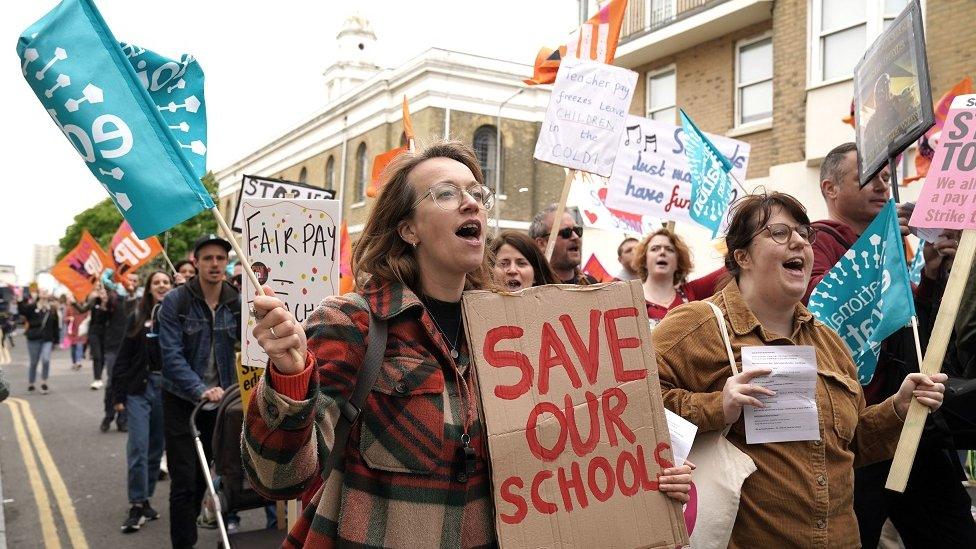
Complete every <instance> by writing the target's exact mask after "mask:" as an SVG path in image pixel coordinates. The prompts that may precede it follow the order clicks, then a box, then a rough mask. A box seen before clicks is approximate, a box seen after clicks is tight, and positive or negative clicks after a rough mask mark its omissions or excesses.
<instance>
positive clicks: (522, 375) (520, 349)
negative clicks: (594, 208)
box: [463, 282, 688, 548]
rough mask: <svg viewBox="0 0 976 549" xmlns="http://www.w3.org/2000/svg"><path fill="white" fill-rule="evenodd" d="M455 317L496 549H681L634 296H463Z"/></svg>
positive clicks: (547, 292)
mask: <svg viewBox="0 0 976 549" xmlns="http://www.w3.org/2000/svg"><path fill="white" fill-rule="evenodd" d="M539 303H551V304H558V306H554V307H539ZM463 311H464V326H465V329H466V330H467V332H466V333H467V337H468V341H469V342H470V348H471V349H472V350H473V357H474V366H475V368H474V371H475V372H476V373H477V376H478V387H479V391H480V393H481V401H482V406H483V410H484V418H485V426H486V429H487V433H488V450H489V453H490V455H491V469H492V492H493V495H494V500H495V513H496V521H495V524H496V530H497V533H498V541H499V544H500V545H501V547H564V548H568V547H605V546H607V541H608V540H607V537H606V536H607V533H608V532H612V533H613V534H612V535H613V545H614V546H615V547H676V546H680V545H686V544H687V543H688V537H687V533H686V532H685V523H684V519H683V516H682V512H681V506H680V504H678V503H677V502H675V501H674V500H671V499H670V498H668V497H666V496H664V495H663V494H661V493H660V491H659V490H658V484H657V474H658V473H659V472H660V471H661V470H662V469H664V468H666V467H670V466H671V462H672V459H673V458H672V454H671V445H670V444H671V443H670V438H669V435H668V427H667V422H666V420H665V415H664V405H663V402H662V400H661V387H660V383H659V381H658V376H657V365H656V363H655V361H654V352H653V348H652V347H651V346H650V345H647V344H646V342H648V341H650V337H651V334H650V330H649V328H648V322H647V309H646V304H645V302H644V297H643V293H642V291H641V287H640V285H639V284H638V283H636V282H633V283H625V282H618V283H614V284H608V285H600V286H589V287H563V286H540V287H536V288H530V289H527V290H524V291H522V292H519V293H518V294H515V295H511V294H497V293H492V292H485V291H475V292H466V293H465V294H464V299H463Z"/></svg>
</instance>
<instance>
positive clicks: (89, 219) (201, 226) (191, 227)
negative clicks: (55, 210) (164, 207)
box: [58, 172, 217, 267]
mask: <svg viewBox="0 0 976 549" xmlns="http://www.w3.org/2000/svg"><path fill="white" fill-rule="evenodd" d="M202 181H203V185H204V187H206V189H207V192H209V193H210V196H216V195H217V179H216V178H215V177H214V175H213V172H207V175H205V176H203V180H202ZM120 223H122V215H121V214H120V213H119V210H118V209H117V208H116V207H115V204H113V203H112V201H111V200H110V199H108V198H106V199H105V200H103V201H101V202H99V203H98V204H95V205H94V206H92V207H91V208H88V209H87V210H85V211H83V212H81V213H79V214H78V215H76V216H75V219H74V223H72V224H71V225H68V227H67V228H66V229H65V231H64V236H63V237H61V240H60V241H59V242H58V245H59V246H60V247H61V251H60V253H59V254H58V259H61V258H62V257H64V255H65V254H67V253H68V252H69V251H71V249H72V248H74V247H75V246H76V245H77V244H78V241H79V240H81V234H82V232H84V231H85V230H86V229H87V230H88V232H90V233H91V234H92V236H93V237H95V240H97V241H98V243H99V244H100V245H101V246H102V248H104V249H105V251H109V250H108V245H109V244H110V243H111V240H112V235H114V234H115V231H116V230H117V229H118V228H119V224H120ZM213 232H217V222H216V221H215V220H214V218H213V214H211V213H210V212H209V211H205V212H201V213H199V214H197V215H196V216H194V217H191V218H190V219H187V220H186V221H184V222H183V223H180V224H179V225H176V226H175V227H172V228H171V229H170V230H168V231H166V232H165V233H162V234H159V235H157V236H158V237H159V242H160V243H161V244H163V246H164V247H165V248H166V252H167V254H168V255H169V257H170V259H172V260H173V263H176V262H177V261H179V260H180V259H183V258H185V257H186V256H187V253H189V252H191V251H193V242H194V241H195V240H196V239H197V238H199V237H200V235H202V234H205V233H213ZM153 264H154V265H159V266H160V267H162V266H163V265H165V263H164V262H163V260H162V258H161V257H160V258H158V260H157V261H154V262H153Z"/></svg>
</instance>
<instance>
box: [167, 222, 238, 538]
mask: <svg viewBox="0 0 976 549" xmlns="http://www.w3.org/2000/svg"><path fill="white" fill-rule="evenodd" d="M230 249H231V245H230V242H227V241H226V240H224V239H223V238H220V237H218V236H217V235H215V234H209V235H204V236H202V237H200V238H199V239H197V241H196V243H195V245H194V247H193V257H194V263H195V265H196V268H197V275H196V276H195V277H193V278H191V279H190V280H189V281H187V282H186V283H185V284H183V285H182V286H179V287H177V288H176V289H175V290H173V291H171V292H170V293H169V294H167V295H166V297H165V298H164V299H163V302H162V306H161V307H160V309H159V348H160V352H161V355H162V361H163V368H162V373H163V379H162V387H163V422H164V424H165V429H164V431H165V434H166V436H165V438H166V461H167V465H168V467H169V475H170V495H169V516H170V541H171V543H172V545H173V547H177V548H182V547H192V546H193V545H195V544H196V542H197V524H196V520H197V516H198V515H199V514H200V505H201V502H202V501H203V495H204V492H205V491H206V484H205V482H204V476H203V471H202V470H200V464H199V462H198V460H197V455H196V449H195V445H194V442H193V436H192V434H191V432H190V414H191V413H192V412H193V408H194V406H195V405H196V404H197V403H198V402H200V401H201V400H204V399H205V400H208V401H210V402H215V403H216V402H220V399H221V398H222V397H223V395H224V389H227V388H228V387H230V386H231V385H233V384H234V383H236V382H237V373H236V371H235V357H234V354H235V349H234V346H235V343H236V342H238V341H240V337H241V296H240V294H239V293H238V292H237V290H235V289H234V287H233V286H231V285H230V284H229V283H228V282H227V281H226V274H225V272H224V269H225V268H226V267H227V254H228V252H230ZM216 415H217V412H216V410H201V411H200V413H199V414H198V415H197V429H198V430H199V431H200V440H201V441H202V443H203V447H204V451H205V453H206V455H207V458H208V459H210V457H211V456H212V455H213V452H212V449H211V445H212V444H211V441H212V438H213V430H214V422H215V420H216Z"/></svg>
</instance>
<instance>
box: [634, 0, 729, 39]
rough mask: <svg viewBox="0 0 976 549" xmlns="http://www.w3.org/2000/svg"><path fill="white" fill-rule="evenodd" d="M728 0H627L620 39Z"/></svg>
mask: <svg viewBox="0 0 976 549" xmlns="http://www.w3.org/2000/svg"><path fill="white" fill-rule="evenodd" d="M726 1H728V0H629V1H628V2H627V11H626V12H625V13H624V20H623V24H622V25H621V29H620V41H621V42H626V41H628V40H630V39H632V38H636V37H637V36H638V35H642V34H646V33H648V32H653V31H655V30H658V29H660V28H662V27H666V26H668V25H670V24H671V23H674V22H675V21H678V20H681V19H684V18H685V17H688V16H690V15H692V14H694V13H697V12H699V11H702V10H706V9H708V8H710V7H712V6H716V5H718V4H721V3H723V2H726Z"/></svg>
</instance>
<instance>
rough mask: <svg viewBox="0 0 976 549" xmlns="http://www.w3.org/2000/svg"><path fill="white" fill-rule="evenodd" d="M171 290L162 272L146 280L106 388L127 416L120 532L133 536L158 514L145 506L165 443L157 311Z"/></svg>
mask: <svg viewBox="0 0 976 549" xmlns="http://www.w3.org/2000/svg"><path fill="white" fill-rule="evenodd" d="M172 286H173V280H172V278H170V276H169V274H168V273H166V272H165V271H155V272H153V273H152V274H150V275H149V277H148V278H147V279H146V285H145V291H144V292H143V294H142V298H140V300H139V304H138V306H137V308H136V311H135V313H134V314H133V315H132V316H131V317H130V318H129V324H128V327H127V329H126V332H125V338H124V339H123V340H122V345H121V347H120V348H119V354H118V356H117V357H116V359H115V365H114V367H113V369H112V380H111V381H112V382H111V383H110V384H109V387H110V390H109V391H110V394H111V397H112V402H113V405H114V408H115V410H116V411H118V412H123V411H124V412H126V413H127V415H128V427H129V429H128V434H129V437H128V443H127V445H126V458H127V459H126V463H127V468H128V475H127V487H128V496H129V505H130V507H129V513H128V516H127V517H126V519H125V522H123V523H122V532H123V533H125V534H131V533H133V532H138V531H139V528H140V527H141V526H142V525H143V523H145V522H146V521H147V520H156V519H157V518H159V513H158V512H157V511H156V510H155V509H153V508H152V506H151V505H150V504H149V500H150V498H152V496H153V492H154V491H155V488H156V481H157V480H158V479H159V465H160V461H161V460H162V457H163V443H164V436H163V400H162V374H161V371H162V366H163V360H162V356H161V354H160V351H159V323H158V313H159V307H160V304H161V303H162V301H163V298H164V297H165V296H166V294H167V292H169V291H170V288H172Z"/></svg>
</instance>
